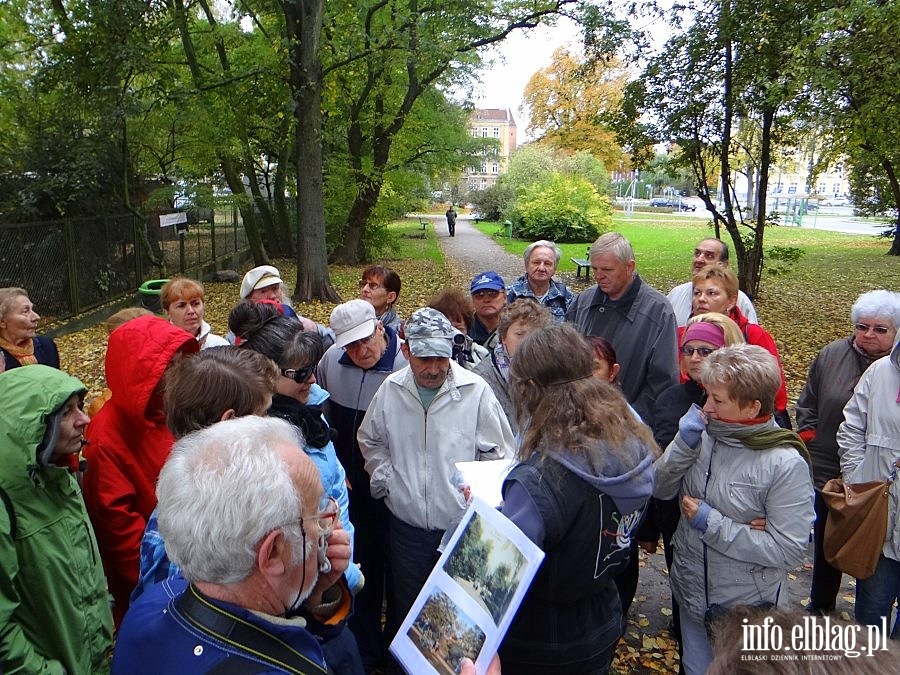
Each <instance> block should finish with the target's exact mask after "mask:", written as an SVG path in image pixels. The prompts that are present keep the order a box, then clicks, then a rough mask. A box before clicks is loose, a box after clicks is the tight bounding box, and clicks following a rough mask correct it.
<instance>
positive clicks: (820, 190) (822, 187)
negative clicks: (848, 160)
mask: <svg viewBox="0 0 900 675" xmlns="http://www.w3.org/2000/svg"><path fill="white" fill-rule="evenodd" d="M825 188H826V186H825V183H819V187H817V188H816V192H817V193H819V194H820V195H821V194H825Z"/></svg>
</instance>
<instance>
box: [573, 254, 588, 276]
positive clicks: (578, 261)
mask: <svg viewBox="0 0 900 675" xmlns="http://www.w3.org/2000/svg"><path fill="white" fill-rule="evenodd" d="M569 260H571V261H572V262H573V263H574V264H575V266H576V267H577V268H578V270H577V271H576V272H575V276H576V277H580V276H581V270H584V271H585V272H584V276H585V278H587V277H588V276H590V275H589V272H588V270H590V269H591V261H590V260H586V259H585V258H569Z"/></svg>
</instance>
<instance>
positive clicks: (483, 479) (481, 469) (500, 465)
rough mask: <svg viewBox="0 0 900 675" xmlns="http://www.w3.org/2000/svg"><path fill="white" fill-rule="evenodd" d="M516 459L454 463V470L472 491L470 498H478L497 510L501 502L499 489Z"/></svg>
mask: <svg viewBox="0 0 900 675" xmlns="http://www.w3.org/2000/svg"><path fill="white" fill-rule="evenodd" d="M516 464H518V460H516V459H492V460H488V461H485V462H456V470H457V471H459V472H460V474H462V477H463V480H464V481H465V482H466V484H468V486H469V488H470V489H471V490H472V496H473V497H478V498H480V499H481V500H483V501H484V502H485V503H487V504H488V505H489V506H493V507H494V508H497V507H498V506H500V503H501V502H502V501H503V495H502V492H501V488H502V487H503V481H504V480H506V474H508V473H509V470H510V469H512V468H513V467H514V466H515V465H516Z"/></svg>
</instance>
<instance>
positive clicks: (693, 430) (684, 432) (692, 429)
mask: <svg viewBox="0 0 900 675" xmlns="http://www.w3.org/2000/svg"><path fill="white" fill-rule="evenodd" d="M705 430H706V415H704V414H703V411H702V410H701V409H700V406H698V405H697V404H696V403H694V404H693V405H692V406H691V407H690V408H689V409H688V411H687V412H686V413H685V414H684V415H683V416H682V418H681V419H680V420H678V433H679V434H680V435H681V440H683V441H684V442H685V444H686V445H687V446H688V447H689V448H696V447H697V445H698V444H699V443H700V436H702V435H703V432H704V431H705Z"/></svg>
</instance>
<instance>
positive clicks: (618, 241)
mask: <svg viewBox="0 0 900 675" xmlns="http://www.w3.org/2000/svg"><path fill="white" fill-rule="evenodd" d="M603 253H612V254H613V255H614V256H615V257H616V259H617V260H618V261H619V262H623V263H628V262H631V261H632V260H634V249H633V248H631V242H630V241H628V240H627V239H626V238H625V237H624V236H623V235H621V234H619V233H618V232H607V233H606V234H603V235H600V237H599V238H598V239H597V241H595V242H594V243H593V244H591V250H590V251H588V258H593V257H594V256H595V255H601V254H603Z"/></svg>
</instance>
